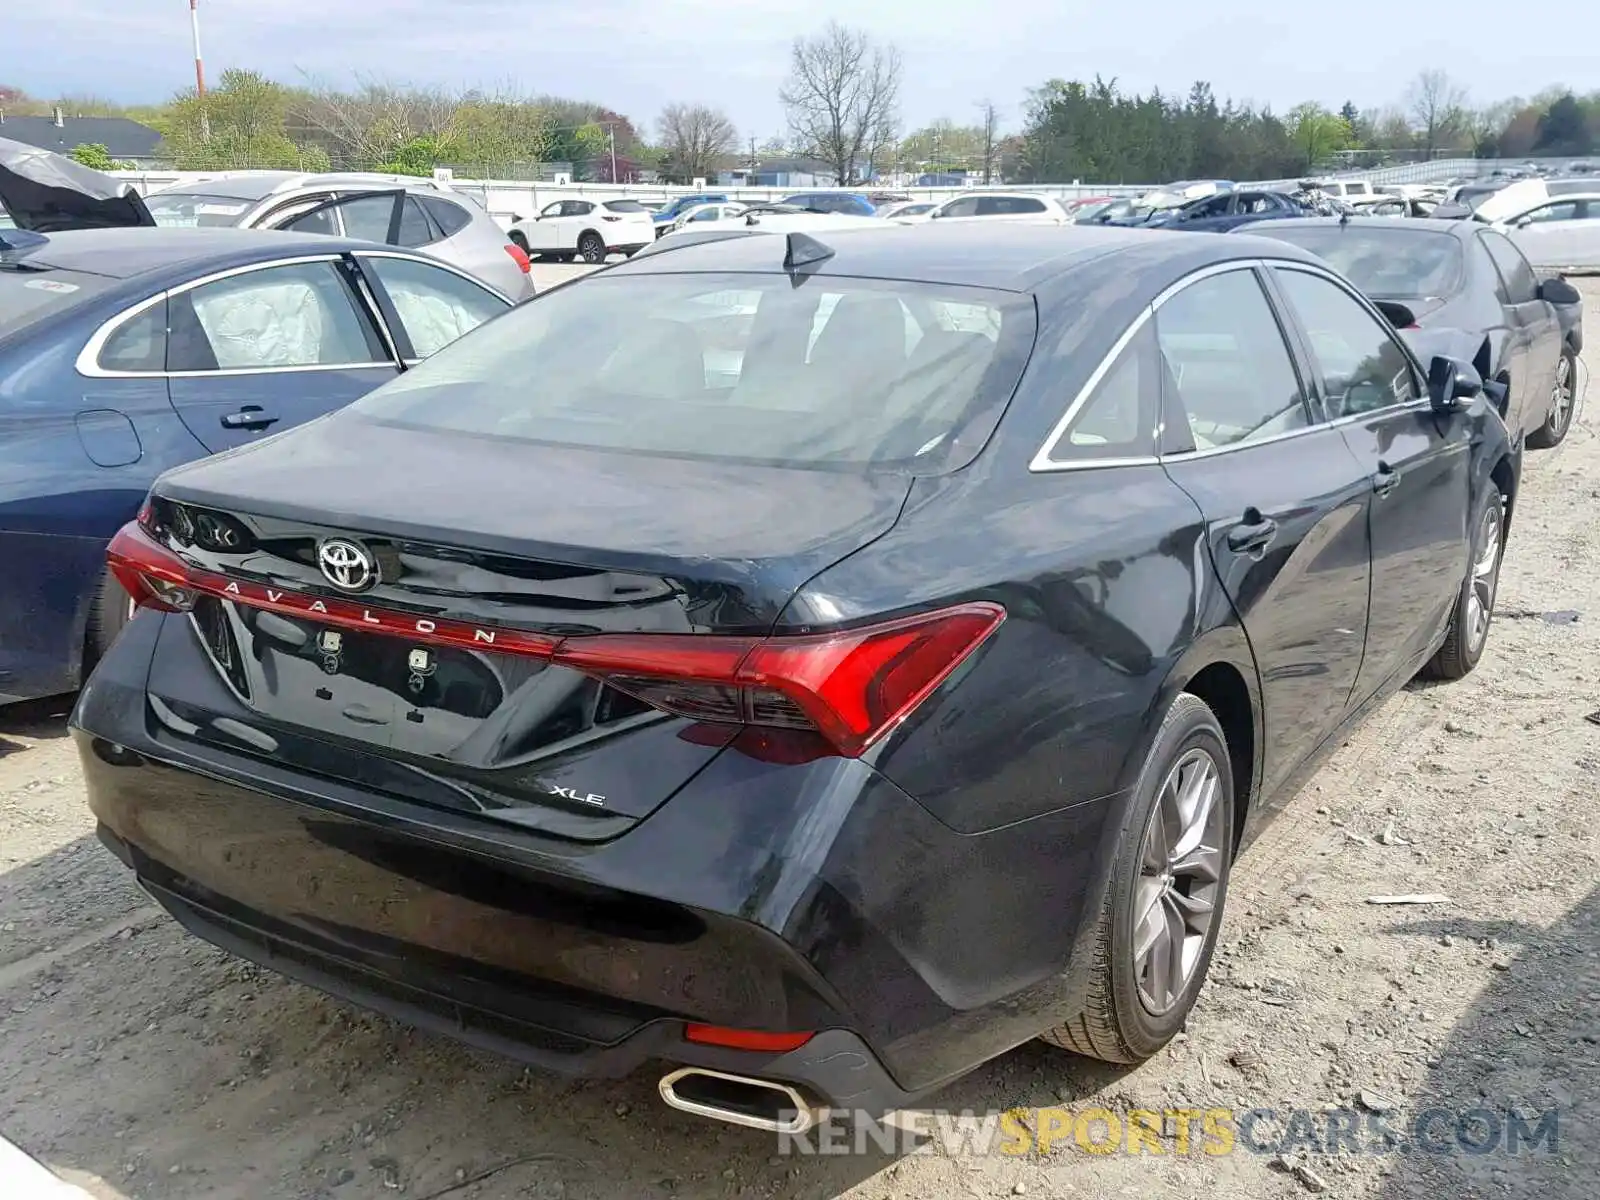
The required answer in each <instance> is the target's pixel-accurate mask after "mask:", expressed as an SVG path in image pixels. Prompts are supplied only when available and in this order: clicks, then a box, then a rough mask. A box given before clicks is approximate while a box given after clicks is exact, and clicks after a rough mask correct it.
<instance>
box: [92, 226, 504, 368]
mask: <svg viewBox="0 0 1600 1200" xmlns="http://www.w3.org/2000/svg"><path fill="white" fill-rule="evenodd" d="M346 253H348V252H347V251H343V250H339V251H334V252H332V253H324V254H299V255H295V256H294V257H292V258H275V259H272V260H271V261H269V262H259V263H246V264H245V265H244V266H241V267H227V268H225V269H223V270H220V271H212V272H211V273H209V274H207V275H201V276H199V277H198V278H196V279H191V280H188V281H187V282H185V283H181V284H179V285H177V286H176V287H172V288H168V289H167V290H166V291H162V292H157V293H156V294H155V295H153V296H147V297H146V298H145V299H143V300H140V301H139V302H138V303H137V304H133V305H130V306H129V307H127V308H125V309H123V310H122V311H121V312H119V313H118V314H117V315H116V316H114V317H111V318H110V319H109V320H106V321H104V322H102V323H101V325H100V326H99V327H98V328H97V329H96V330H95V331H94V333H92V334H90V335H89V340H88V341H87V342H85V343H84V345H83V349H82V350H80V351H78V358H77V361H76V363H75V364H74V367H75V369H76V370H77V372H78V374H79V375H81V376H83V377H84V378H86V379H219V378H227V377H229V376H237V375H292V374H297V373H303V372H306V371H358V370H365V369H368V368H371V367H393V366H394V365H395V364H396V363H397V362H398V361H399V355H398V353H396V354H395V357H394V358H391V359H386V360H383V361H380V362H359V363H312V364H309V365H305V366H293V367H226V368H220V369H218V370H215V371H113V370H110V369H108V368H105V367H102V366H101V365H100V355H101V352H102V351H104V350H105V346H106V342H108V341H109V340H110V339H111V337H112V335H114V334H115V333H116V332H117V331H118V330H119V329H121V328H122V326H123V325H125V324H126V323H127V322H129V321H131V320H133V319H135V318H136V317H138V316H139V314H140V313H142V312H144V310H145V309H147V308H150V307H151V306H152V305H155V304H159V303H161V302H162V301H166V300H171V299H172V298H173V297H174V296H181V295H183V294H184V293H185V292H190V291H193V290H194V289H195V288H199V287H205V286H206V285H207V284H210V283H216V282H218V281H219V280H223V279H231V278H233V277H234V276H236V275H248V274H250V273H252V272H254V271H269V270H271V269H272V268H274V267H295V266H302V265H304V264H306V263H320V262H325V263H333V264H335V265H337V264H338V263H339V262H341V261H342V260H343V259H344V257H345V255H346ZM356 254H357V257H360V256H361V255H368V256H371V257H381V258H401V259H407V260H409V261H411V262H420V263H423V264H425V265H427V266H430V267H439V268H440V269H442V270H445V271H449V272H451V273H452V274H455V275H459V276H461V277H462V278H463V279H465V280H467V281H468V282H469V283H473V284H476V285H477V286H478V287H480V288H482V289H483V290H484V291H486V292H488V293H489V294H490V295H492V296H495V297H496V298H498V299H500V300H501V301H503V302H504V303H505V305H506V307H507V308H514V307H516V306H515V305H513V304H512V303H511V301H510V299H509V298H508V297H506V296H505V295H503V294H502V293H501V292H499V291H498V290H497V289H495V288H492V287H490V286H489V285H488V284H486V283H484V282H483V281H481V280H479V279H476V278H474V277H473V276H471V275H468V274H467V273H466V272H464V271H460V270H457V269H456V268H455V267H453V266H451V265H450V264H449V263H445V262H440V261H439V260H437V259H434V258H429V257H426V256H424V255H420V254H406V253H403V252H401V251H398V250H370V251H369V250H362V251H358V252H356ZM362 283H363V286H364V285H365V280H363V281H362ZM373 311H374V312H375V313H376V314H377V321H378V333H379V336H380V337H382V338H383V340H384V344H385V345H387V346H389V347H390V349H391V351H393V350H394V344H393V339H392V337H391V334H390V330H389V328H388V323H387V322H386V321H385V320H384V319H383V314H382V312H381V311H379V310H378V309H377V306H376V304H374V306H373Z"/></svg>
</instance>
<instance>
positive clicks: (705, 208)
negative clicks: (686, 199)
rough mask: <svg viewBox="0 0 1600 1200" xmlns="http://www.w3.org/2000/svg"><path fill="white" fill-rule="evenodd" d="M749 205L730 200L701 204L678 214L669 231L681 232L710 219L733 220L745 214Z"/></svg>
mask: <svg viewBox="0 0 1600 1200" xmlns="http://www.w3.org/2000/svg"><path fill="white" fill-rule="evenodd" d="M747 207H748V206H747V205H743V204H735V203H732V202H731V201H730V202H725V203H719V204H699V205H696V206H695V207H694V208H691V209H688V210H687V211H685V212H682V213H680V214H678V219H677V220H675V221H673V223H672V225H671V227H670V228H669V229H668V230H667V232H668V233H679V232H682V231H683V230H685V229H691V228H697V227H699V226H702V225H704V224H706V223H707V222H708V221H731V220H733V219H734V218H735V217H739V216H743V215H744V213H745V211H746V209H747Z"/></svg>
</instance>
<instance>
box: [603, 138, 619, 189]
mask: <svg viewBox="0 0 1600 1200" xmlns="http://www.w3.org/2000/svg"><path fill="white" fill-rule="evenodd" d="M606 132H607V133H608V134H610V135H611V182H612V183H616V182H618V180H617V127H616V126H615V125H607V126H606Z"/></svg>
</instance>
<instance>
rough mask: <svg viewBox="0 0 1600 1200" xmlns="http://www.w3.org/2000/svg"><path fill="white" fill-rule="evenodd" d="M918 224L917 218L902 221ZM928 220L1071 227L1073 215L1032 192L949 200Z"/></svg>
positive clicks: (1054, 201) (1060, 205) (1050, 197)
mask: <svg viewBox="0 0 1600 1200" xmlns="http://www.w3.org/2000/svg"><path fill="white" fill-rule="evenodd" d="M902 219H909V220H913V221H915V220H918V218H916V217H911V218H902ZM925 219H926V220H930V221H950V220H957V221H959V220H973V221H1030V222H1032V223H1033V224H1035V225H1039V224H1045V225H1071V224H1072V215H1071V214H1070V213H1068V212H1067V210H1066V208H1065V207H1064V206H1063V205H1062V203H1061V201H1059V200H1057V199H1056V198H1055V197H1054V196H1041V195H1038V194H1037V193H1033V192H975V193H973V194H972V195H970V196H957V197H955V198H954V199H953V200H946V201H945V202H944V203H943V204H941V205H939V207H937V208H935V209H934V210H933V211H932V212H930V213H929V214H928V215H927V217H926V218H925Z"/></svg>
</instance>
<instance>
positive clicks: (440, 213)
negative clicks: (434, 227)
mask: <svg viewBox="0 0 1600 1200" xmlns="http://www.w3.org/2000/svg"><path fill="white" fill-rule="evenodd" d="M419 202H420V203H421V204H422V207H424V208H426V209H427V210H428V215H429V216H431V217H432V218H433V219H434V221H435V222H436V223H437V224H438V226H439V229H440V231H441V232H442V233H443V234H444V236H445V237H454V236H455V235H456V234H458V233H460V232H461V231H462V230H463V229H465V228H466V227H467V226H468V225H470V224H472V214H471V213H469V212H468V211H467V210H466V209H464V208H462V207H461V206H460V205H459V204H452V203H450V201H448V200H441V199H439V198H438V197H437V196H422V197H420V198H419Z"/></svg>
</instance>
